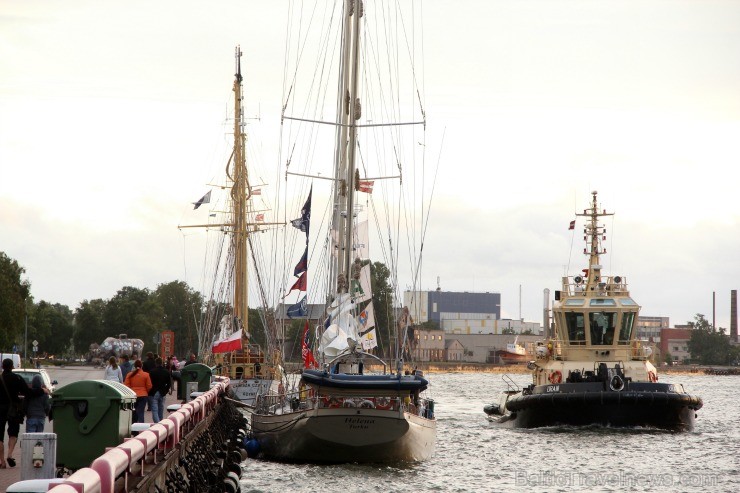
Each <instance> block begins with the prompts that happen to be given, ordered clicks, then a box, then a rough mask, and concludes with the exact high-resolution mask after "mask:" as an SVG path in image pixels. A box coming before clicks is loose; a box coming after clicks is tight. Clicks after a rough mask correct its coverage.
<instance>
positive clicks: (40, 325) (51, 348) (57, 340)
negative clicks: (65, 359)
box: [28, 301, 73, 354]
mask: <svg viewBox="0 0 740 493" xmlns="http://www.w3.org/2000/svg"><path fill="white" fill-rule="evenodd" d="M72 321H73V318H72V310H70V309H69V307H68V306H66V305H60V304H59V303H55V304H51V303H48V302H46V301H41V302H39V304H38V305H35V306H34V307H33V310H31V311H30V312H29V317H28V339H29V341H31V340H37V341H38V343H39V346H38V347H39V351H40V352H43V353H48V354H63V353H67V352H68V350H69V348H70V346H71V343H72Z"/></svg>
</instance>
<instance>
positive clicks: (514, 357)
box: [499, 338, 529, 365]
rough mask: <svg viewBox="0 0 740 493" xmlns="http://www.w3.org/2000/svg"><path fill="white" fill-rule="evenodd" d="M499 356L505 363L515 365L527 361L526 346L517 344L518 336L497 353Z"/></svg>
mask: <svg viewBox="0 0 740 493" xmlns="http://www.w3.org/2000/svg"><path fill="white" fill-rule="evenodd" d="M499 358H500V359H501V362H502V363H503V364H505V365H517V364H520V363H526V362H527V361H529V355H528V354H527V348H526V347H524V346H522V345H521V344H519V340H518V338H517V339H515V340H514V342H513V343H508V344H507V345H506V349H505V350H502V351H501V352H500V353H499Z"/></svg>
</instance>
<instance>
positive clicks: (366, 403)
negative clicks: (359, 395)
mask: <svg viewBox="0 0 740 493" xmlns="http://www.w3.org/2000/svg"><path fill="white" fill-rule="evenodd" d="M357 407H361V408H363V409H375V403H374V402H373V399H372V398H371V399H364V400H363V401H362V402H360V405H359V406H357Z"/></svg>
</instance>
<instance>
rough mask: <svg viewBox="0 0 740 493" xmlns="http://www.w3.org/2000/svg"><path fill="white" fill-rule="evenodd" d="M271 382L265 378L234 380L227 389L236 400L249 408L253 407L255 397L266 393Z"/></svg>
mask: <svg viewBox="0 0 740 493" xmlns="http://www.w3.org/2000/svg"><path fill="white" fill-rule="evenodd" d="M272 382H273V381H272V380H271V379H267V378H245V379H236V380H231V381H230V383H229V388H230V389H231V390H232V391H233V392H234V396H235V398H236V399H238V400H239V401H241V402H242V403H244V404H247V405H249V406H254V403H255V401H256V400H257V395H258V394H260V393H262V394H264V393H267V391H268V390H270V386H271V385H272Z"/></svg>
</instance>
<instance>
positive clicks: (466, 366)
mask: <svg viewBox="0 0 740 493" xmlns="http://www.w3.org/2000/svg"><path fill="white" fill-rule="evenodd" d="M416 367H417V368H418V369H419V370H422V371H424V372H425V373H495V374H504V373H511V374H529V373H530V372H531V371H530V370H528V369H527V365H522V364H518V365H494V364H490V363H445V362H434V363H428V362H427V363H419V364H417V365H416ZM656 369H657V373H658V374H659V375H660V374H664V375H715V376H732V375H740V367H738V366H698V365H696V366H695V365H678V366H666V367H657V368H656Z"/></svg>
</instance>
